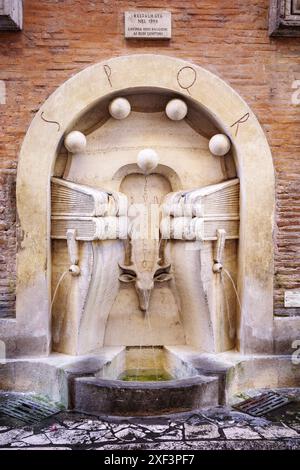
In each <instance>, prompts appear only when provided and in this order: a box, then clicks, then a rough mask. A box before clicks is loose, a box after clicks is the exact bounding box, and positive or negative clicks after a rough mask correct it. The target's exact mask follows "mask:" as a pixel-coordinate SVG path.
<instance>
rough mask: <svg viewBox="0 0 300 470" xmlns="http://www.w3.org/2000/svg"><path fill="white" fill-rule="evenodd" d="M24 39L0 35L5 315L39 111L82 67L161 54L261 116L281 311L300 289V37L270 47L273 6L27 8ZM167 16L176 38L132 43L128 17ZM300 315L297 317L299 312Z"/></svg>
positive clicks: (225, 2) (214, 1)
mask: <svg viewBox="0 0 300 470" xmlns="http://www.w3.org/2000/svg"><path fill="white" fill-rule="evenodd" d="M24 3H25V8H24V10H25V11H24V29H23V32H16V33H14V32H10V33H3V32H2V33H0V80H4V81H5V84H6V91H7V100H6V105H4V104H0V186H1V188H0V315H8V314H13V312H14V298H15V293H14V292H15V251H16V250H15V219H16V216H15V196H14V192H15V178H16V167H17V160H18V153H19V150H20V146H21V143H22V139H23V137H24V135H25V133H26V130H27V128H28V125H29V123H30V121H31V119H32V118H33V116H34V114H35V112H36V111H37V110H38V109H39V107H40V105H41V104H42V103H43V102H44V101H45V99H46V98H47V97H48V96H49V94H51V93H52V92H53V91H54V90H55V89H56V88H57V87H58V86H59V85H60V84H62V83H63V82H64V81H65V80H66V79H68V78H69V77H70V76H71V75H73V74H75V73H77V72H79V71H80V70H81V69H82V68H84V67H86V66H88V65H89V64H93V63H95V62H99V61H101V60H103V59H105V58H108V57H111V56H118V55H123V54H131V53H142V52H148V53H149V52H153V53H160V54H168V55H172V56H175V57H180V58H183V59H187V60H191V61H193V62H195V63H197V64H198V65H202V66H203V67H206V68H207V69H208V70H211V71H212V72H213V73H215V74H217V75H219V76H220V77H221V78H223V79H224V80H226V81H227V82H228V83H229V84H230V85H231V86H232V87H233V88H235V89H236V90H237V92H239V93H240V94H241V96H242V97H243V98H244V99H245V100H246V101H247V102H248V104H249V105H250V106H251V107H252V109H253V111H254V112H255V113H256V114H257V116H258V118H259V120H260V122H261V124H262V126H263V128H264V130H265V132H266V134H267V137H268V140H269V143H270V145H271V147H272V152H273V158H274V167H275V172H276V194H277V196H276V197H277V215H276V222H277V227H276V232H275V247H276V248H275V253H276V267H275V277H274V282H275V294H274V295H275V312H276V313H278V314H281V313H291V314H293V313H297V311H296V310H293V309H290V310H286V309H284V308H283V291H284V289H287V288H295V287H300V198H299V196H300V181H299V180H300V155H299V151H300V105H298V106H296V105H292V103H291V97H292V93H293V90H292V84H293V82H294V80H297V79H298V80H300V39H299V38H279V39H270V38H269V37H268V34H267V27H268V6H269V5H268V4H269V0H249V1H245V0H236V1H235V2H233V1H232V0H201V1H200V0H185V1H184V2H183V1H182V0H180V1H179V0H159V1H157V0H140V1H128V0H127V1H126V0H118V1H113V0H64V1H63V0H26V1H25V2H24ZM156 7H157V8H164V9H168V10H170V11H172V13H173V38H172V40H171V41H170V42H164V41H147V42H142V41H132V40H131V41H125V39H124V35H123V12H124V11H125V10H130V9H134V8H156ZM0 103H1V100H0ZM298 311H299V309H298Z"/></svg>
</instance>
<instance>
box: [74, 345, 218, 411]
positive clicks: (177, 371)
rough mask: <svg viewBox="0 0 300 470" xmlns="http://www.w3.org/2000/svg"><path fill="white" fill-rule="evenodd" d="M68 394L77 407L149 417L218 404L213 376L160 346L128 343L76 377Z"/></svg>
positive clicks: (215, 378) (216, 379) (85, 409)
mask: <svg viewBox="0 0 300 470" xmlns="http://www.w3.org/2000/svg"><path fill="white" fill-rule="evenodd" d="M135 374H136V379H137V380H135ZM124 378H125V380H124ZM138 379H139V380H138ZM73 396H74V407H75V408H76V409H78V410H81V411H85V412H89V413H103V414H110V415H123V416H126V415H129V416H134V415H135V416H147V415H152V416H153V415H158V414H165V413H175V412H183V411H189V410H192V409H196V408H199V407H200V406H208V405H211V404H216V405H217V404H218V378H217V377H214V376H213V377H208V376H203V375H200V374H199V373H198V371H197V370H196V369H195V368H194V367H193V366H192V365H191V364H190V363H188V362H186V361H184V360H182V359H180V358H178V357H177V356H175V355H173V354H172V353H171V352H170V351H168V350H167V349H166V348H164V347H155V348H151V347H142V348H139V347H129V348H124V350H123V351H121V352H120V353H119V354H117V355H116V356H115V358H114V359H113V360H112V361H111V362H109V363H107V364H105V365H104V367H103V368H102V369H101V370H100V371H99V372H98V373H97V374H96V375H95V376H94V377H78V378H76V379H75V381H74V395H73Z"/></svg>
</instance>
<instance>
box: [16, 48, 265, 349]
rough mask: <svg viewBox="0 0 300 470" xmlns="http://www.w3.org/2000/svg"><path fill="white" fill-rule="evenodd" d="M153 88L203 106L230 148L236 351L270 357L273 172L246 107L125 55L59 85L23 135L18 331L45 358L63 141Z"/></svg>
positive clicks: (175, 65)
mask: <svg viewBox="0 0 300 470" xmlns="http://www.w3.org/2000/svg"><path fill="white" fill-rule="evenodd" d="M125 88H126V89H127V90H128V89H129V90H130V89H131V90H137V89H139V90H143V89H145V90H147V88H148V89H149V88H157V89H160V90H162V91H165V92H168V93H170V92H171V93H176V94H181V95H182V96H187V97H189V99H192V100H193V101H194V102H195V103H196V104H197V105H199V106H201V107H202V109H204V110H205V111H206V112H207V113H208V114H209V115H210V116H211V117H212V119H213V120H214V121H215V122H216V123H217V124H218V127H219V128H220V129H221V130H222V132H224V133H226V134H227V135H228V136H229V137H230V138H231V140H232V143H233V148H234V155H235V161H236V167H237V171H238V176H239V178H240V182H241V208H240V212H241V222H240V224H241V225H240V241H239V261H238V263H239V275H238V289H239V294H240V299H241V312H240V316H239V318H240V321H239V349H240V351H241V352H243V353H261V352H269V353H270V352H272V343H273V239H272V235H273V218H274V171H273V162H272V156H271V152H270V148H269V146H268V143H267V140H266V137H265V135H264V132H263V130H262V128H261V126H260V124H259V123H258V121H257V119H256V117H255V115H254V114H253V112H252V111H251V109H250V108H249V107H248V106H247V104H246V103H245V102H244V101H243V99H242V98H241V97H240V96H239V95H238V94H237V93H236V92H235V91H234V90H233V89H232V88H231V87H230V86H229V85H227V84H226V83H225V82H224V81H223V80H221V79H220V78H218V77H217V76H215V75H213V74H212V73H210V72H209V71H207V70H205V69H203V68H201V67H199V66H196V65H194V64H192V63H189V62H185V61H183V60H181V59H176V58H172V57H168V56H161V55H152V54H147V55H130V56H124V57H117V58H113V59H110V60H107V61H105V62H101V63H99V64H96V65H93V66H91V67H88V68H86V69H84V70H83V71H81V72H80V73H78V74H76V75H75V76H74V77H72V78H71V79H69V80H68V81H67V82H65V83H64V84H63V85H62V86H60V87H59V88H58V89H57V90H56V91H55V92H54V93H53V94H52V95H51V96H50V97H49V98H48V99H47V100H46V102H45V103H44V104H43V105H42V107H41V108H40V110H39V111H38V113H37V114H36V116H35V118H34V119H33V121H32V123H31V125H30V127H29V129H28V132H27V134H26V136H25V139H24V142H23V145H22V149H21V153H20V159H19V166H18V173H17V207H18V217H19V224H20V234H21V236H20V243H19V246H20V247H19V250H18V255H17V275H18V284H17V306H16V309H17V318H16V322H17V332H18V335H19V336H22V337H26V336H27V337H29V338H30V337H31V338H32V336H34V337H35V338H36V339H37V344H38V349H39V351H37V353H38V354H41V352H45V353H47V352H49V350H50V342H51V333H50V331H51V328H50V323H51V318H50V304H51V296H50V278H51V272H50V271H51V251H50V178H51V176H52V173H53V169H54V164H55V160H56V156H57V152H58V149H59V147H60V145H61V142H62V139H63V137H64V135H65V133H66V132H68V131H69V130H70V129H72V127H73V125H74V123H75V122H76V121H77V120H78V119H79V118H80V116H82V115H83V114H84V113H85V112H87V111H88V110H89V109H90V108H92V107H93V106H94V105H95V104H96V103H97V102H98V101H99V100H100V99H102V98H103V97H108V96H109V95H110V94H112V93H116V92H122V90H124V89H125Z"/></svg>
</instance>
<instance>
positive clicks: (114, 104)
mask: <svg viewBox="0 0 300 470" xmlns="http://www.w3.org/2000/svg"><path fill="white" fill-rule="evenodd" d="M108 109H109V114H110V115H111V116H112V117H113V118H115V119H125V118H127V116H129V114H130V111H131V106H130V103H129V101H128V100H127V99H126V98H115V99H114V100H112V101H111V103H110V105H109V108H108Z"/></svg>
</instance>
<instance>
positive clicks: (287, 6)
mask: <svg viewBox="0 0 300 470" xmlns="http://www.w3.org/2000/svg"><path fill="white" fill-rule="evenodd" d="M269 35H270V36H289V37H293V36H294V37H299V36H300V0H270V14H269Z"/></svg>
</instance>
